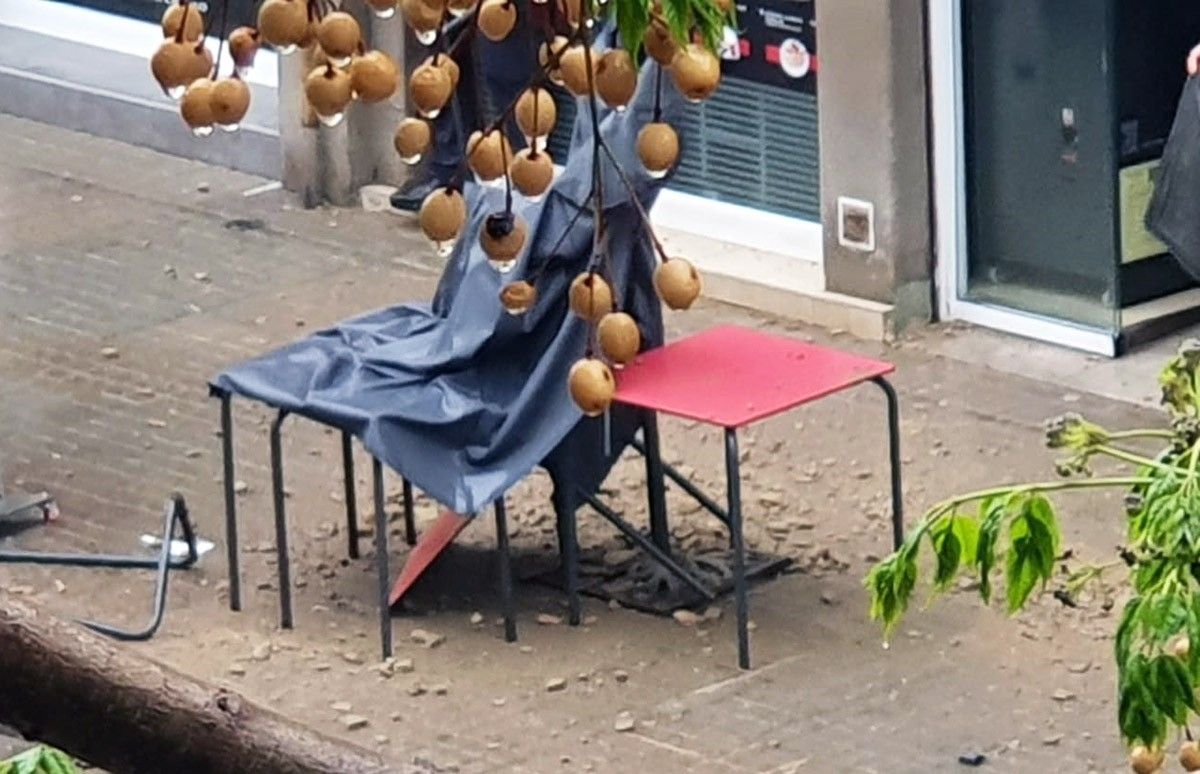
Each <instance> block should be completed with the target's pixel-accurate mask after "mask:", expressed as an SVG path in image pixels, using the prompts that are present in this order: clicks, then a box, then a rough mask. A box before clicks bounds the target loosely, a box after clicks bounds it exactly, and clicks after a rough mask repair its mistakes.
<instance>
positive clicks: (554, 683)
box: [546, 677, 567, 693]
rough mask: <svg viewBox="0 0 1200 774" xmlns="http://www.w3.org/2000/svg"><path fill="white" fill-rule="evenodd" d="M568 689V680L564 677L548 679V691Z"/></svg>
mask: <svg viewBox="0 0 1200 774" xmlns="http://www.w3.org/2000/svg"><path fill="white" fill-rule="evenodd" d="M566 689H567V681H566V679H565V678H562V677H551V678H550V679H549V680H547V681H546V692H547V693H555V692H557V691H565V690H566Z"/></svg>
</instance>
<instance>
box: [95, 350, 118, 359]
mask: <svg viewBox="0 0 1200 774" xmlns="http://www.w3.org/2000/svg"><path fill="white" fill-rule="evenodd" d="M120 356H121V350H119V349H117V348H116V347H104V348H103V349H101V350H100V357H102V358H104V359H105V360H116V359H117V358H119V357H120Z"/></svg>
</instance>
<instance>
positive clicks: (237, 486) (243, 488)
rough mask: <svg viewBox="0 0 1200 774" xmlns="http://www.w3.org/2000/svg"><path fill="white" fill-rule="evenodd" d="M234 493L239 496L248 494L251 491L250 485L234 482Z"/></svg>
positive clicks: (243, 482)
mask: <svg viewBox="0 0 1200 774" xmlns="http://www.w3.org/2000/svg"><path fill="white" fill-rule="evenodd" d="M233 491H235V492H237V493H238V494H246V493H247V492H249V491H250V485H249V484H247V483H246V482H245V481H234V482H233Z"/></svg>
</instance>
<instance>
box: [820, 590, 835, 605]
mask: <svg viewBox="0 0 1200 774" xmlns="http://www.w3.org/2000/svg"><path fill="white" fill-rule="evenodd" d="M821 602H823V603H824V604H826V605H836V604H837V600H836V599H834V597H833V595H832V594H830V593H829V592H828V591H822V592H821Z"/></svg>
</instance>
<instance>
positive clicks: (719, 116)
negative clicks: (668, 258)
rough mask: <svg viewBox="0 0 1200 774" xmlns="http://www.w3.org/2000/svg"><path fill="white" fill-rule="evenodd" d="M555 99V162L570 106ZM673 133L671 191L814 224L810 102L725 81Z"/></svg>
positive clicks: (816, 196)
mask: <svg viewBox="0 0 1200 774" xmlns="http://www.w3.org/2000/svg"><path fill="white" fill-rule="evenodd" d="M555 98H556V100H557V101H558V113H559V121H558V126H557V128H556V130H555V132H554V135H553V136H552V137H551V138H550V149H551V153H552V154H553V155H554V157H555V158H556V159H562V158H565V157H566V153H567V150H568V148H569V147H570V144H571V128H572V126H573V125H574V121H575V111H576V106H577V102H576V100H575V99H574V98H573V97H571V95H570V94H568V93H566V92H564V91H558V92H557V93H556V94H555ZM676 129H678V130H679V134H680V137H679V139H680V143H681V145H682V149H681V158H680V163H679V167H678V168H677V169H676V170H675V174H674V175H673V176H672V177H671V180H670V183H669V187H670V188H673V189H675V190H677V191H686V192H688V193H693V194H697V195H699V196H703V197H706V198H708V199H717V200H719V201H723V202H730V203H733V204H743V205H747V206H750V207H754V208H756V209H762V210H770V211H771V212H777V213H780V214H782V215H790V216H792V217H798V218H803V219H805V220H812V221H819V220H820V218H821V194H820V177H819V174H820V173H819V170H820V148H819V145H818V142H817V98H816V97H815V96H813V95H811V94H802V93H798V92H795V91H791V90H788V89H781V88H779V87H777V86H767V85H764V84H760V83H754V82H752V81H747V80H743V79H740V78H733V77H726V78H725V79H724V80H722V81H721V88H719V89H717V93H716V94H714V95H713V96H712V98H711V99H709V100H708V101H706V102H704V103H702V104H699V105H689V106H688V108H687V110H686V112H685V114H684V118H683V120H682V121H681V122H680V123H679V125H678V126H677V127H676Z"/></svg>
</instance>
